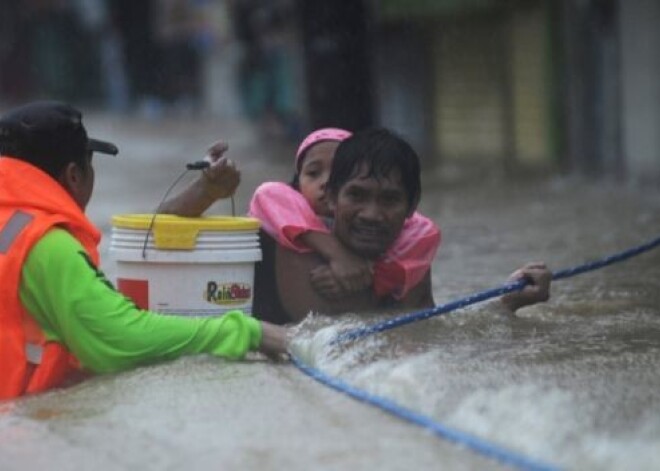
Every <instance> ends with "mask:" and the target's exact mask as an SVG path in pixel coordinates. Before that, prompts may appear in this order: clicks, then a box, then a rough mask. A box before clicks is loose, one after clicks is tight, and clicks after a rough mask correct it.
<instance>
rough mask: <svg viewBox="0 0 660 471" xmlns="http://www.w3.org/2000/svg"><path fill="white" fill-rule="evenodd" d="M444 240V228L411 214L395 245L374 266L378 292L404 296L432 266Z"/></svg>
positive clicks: (378, 293)
mask: <svg viewBox="0 0 660 471" xmlns="http://www.w3.org/2000/svg"><path fill="white" fill-rule="evenodd" d="M440 240H441V234H440V229H439V228H438V226H436V225H435V223H434V222H433V221H431V220H430V219H429V218H427V217H425V216H422V215H421V214H419V213H417V212H415V213H414V214H413V215H412V216H411V217H409V218H408V219H407V220H406V222H405V223H404V225H403V229H402V230H401V234H400V235H399V237H398V238H397V239H396V241H394V244H392V246H391V247H390V248H389V250H388V251H387V253H386V254H385V256H384V257H383V258H382V259H381V260H379V261H378V262H377V263H376V264H375V265H374V290H375V292H376V295H377V296H384V295H387V294H391V295H392V296H393V297H394V298H395V299H403V298H404V297H405V296H406V295H407V294H408V293H409V292H410V290H411V289H412V288H413V287H415V286H417V284H419V283H420V282H421V281H422V280H423V279H424V276H425V275H426V273H427V272H428V271H429V270H430V269H431V264H432V263H433V259H434V258H435V254H436V252H437V251H438V246H439V245H440Z"/></svg>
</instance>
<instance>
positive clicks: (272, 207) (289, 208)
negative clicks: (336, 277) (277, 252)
mask: <svg viewBox="0 0 660 471" xmlns="http://www.w3.org/2000/svg"><path fill="white" fill-rule="evenodd" d="M248 215H249V216H252V217H254V218H257V219H259V220H260V221H261V227H262V228H263V230H265V231H266V232H267V233H268V234H270V235H271V236H272V237H273V238H274V239H275V240H276V241H277V242H278V243H279V244H280V245H281V246H283V247H286V248H288V249H290V250H293V251H296V252H311V251H312V250H311V249H310V248H309V247H307V246H306V245H305V244H303V243H302V242H301V241H300V240H299V237H298V236H300V235H301V234H303V233H305V232H308V231H317V232H323V233H326V234H329V233H330V231H329V230H328V228H327V227H326V226H325V224H324V223H323V221H321V219H320V218H319V217H318V216H317V215H316V214H315V213H314V211H313V210H312V207H311V206H310V205H309V203H307V200H305V197H304V196H303V195H302V194H301V193H299V192H298V191H296V190H295V189H293V188H291V187H290V186H289V185H287V184H286V183H281V182H266V183H262V184H261V185H260V186H259V187H258V188H257V189H256V190H255V192H254V195H253V196H252V200H251V201H250V209H249V210H248Z"/></svg>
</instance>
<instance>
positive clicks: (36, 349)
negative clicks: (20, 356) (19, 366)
mask: <svg viewBox="0 0 660 471" xmlns="http://www.w3.org/2000/svg"><path fill="white" fill-rule="evenodd" d="M43 354H44V348H43V347H42V346H41V345H37V344H36V343H26V344H25V357H26V358H27V361H29V362H30V363H32V364H34V365H38V364H40V363H41V357H42V356H43Z"/></svg>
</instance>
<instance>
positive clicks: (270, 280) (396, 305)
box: [253, 129, 551, 324]
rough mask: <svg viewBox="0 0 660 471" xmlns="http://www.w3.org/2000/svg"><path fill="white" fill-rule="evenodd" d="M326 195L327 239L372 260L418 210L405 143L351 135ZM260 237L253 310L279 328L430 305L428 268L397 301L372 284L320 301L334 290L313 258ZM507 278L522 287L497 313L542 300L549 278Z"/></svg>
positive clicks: (383, 134)
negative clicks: (311, 318)
mask: <svg viewBox="0 0 660 471" xmlns="http://www.w3.org/2000/svg"><path fill="white" fill-rule="evenodd" d="M326 192H327V198H328V199H329V202H330V207H331V210H332V211H333V213H334V218H333V221H334V222H333V226H332V232H333V234H334V236H335V237H336V238H337V240H338V241H339V242H340V243H341V244H343V245H344V247H345V248H347V249H348V250H349V251H351V252H352V253H354V254H355V255H357V256H360V257H364V258H367V259H370V260H374V261H375V260H377V259H378V258H379V257H382V256H383V254H385V252H386V251H387V249H388V247H390V245H392V244H393V242H394V241H395V240H396V238H397V237H398V236H399V234H400V233H401V229H402V227H403V225H404V223H405V220H406V218H407V217H409V216H410V215H411V214H412V213H413V212H414V211H415V209H416V208H417V204H418V203H419V199H420V196H421V183H420V165H419V158H418V156H417V154H416V153H415V151H414V150H413V149H412V148H411V147H410V145H408V143H406V142H405V141H404V140H403V139H401V138H400V137H398V136H396V135H395V134H393V133H392V132H390V131H388V130H386V129H374V130H366V131H361V132H357V133H355V134H354V135H353V136H352V137H350V138H348V139H346V140H344V141H343V142H341V144H340V145H339V147H338V148H337V150H336V153H335V156H334V160H333V163H332V169H331V171H330V177H329V179H328V182H327V185H326ZM261 235H262V250H263V252H264V256H263V261H262V262H261V263H258V264H257V268H256V279H255V296H254V306H253V308H254V312H255V315H256V316H258V317H259V318H260V319H263V320H267V321H269V322H273V323H275V324H286V323H290V322H297V321H300V320H301V319H303V318H304V317H305V316H306V315H307V314H309V312H310V311H314V312H319V313H324V314H333V313H341V312H356V311H367V312H369V311H370V312H373V311H380V310H397V311H405V310H408V311H409V310H417V309H423V308H429V307H432V306H434V304H435V303H434V300H433V294H432V290H431V272H430V270H429V271H428V272H427V274H426V276H425V277H424V278H423V279H422V280H421V281H420V282H419V283H418V284H417V285H415V286H414V287H413V288H412V289H411V290H410V291H409V292H408V293H407V294H406V295H405V296H404V297H403V298H402V299H395V298H393V297H392V296H390V295H386V296H381V297H378V296H376V295H375V294H374V291H373V289H372V287H371V286H369V287H367V288H365V289H362V290H359V291H355V292H343V293H341V295H340V296H326V295H323V294H322V293H324V292H332V291H333V288H336V287H337V286H338V285H339V283H338V281H337V280H336V279H335V278H334V275H333V274H332V271H331V270H330V268H329V267H328V265H327V262H326V261H325V260H323V259H322V258H321V257H320V256H319V255H318V254H316V253H310V252H307V253H298V252H293V251H291V250H289V249H287V248H285V247H283V246H281V245H278V244H277V243H276V242H275V240H274V239H273V238H272V237H270V236H269V235H268V234H266V233H265V232H262V234H261ZM514 277H516V278H523V277H524V278H526V279H527V280H528V282H529V284H528V285H527V286H525V288H524V289H523V290H522V291H520V292H516V293H512V294H509V295H506V296H504V297H502V298H501V299H500V300H499V301H498V302H497V304H496V306H497V308H498V309H502V310H505V311H506V312H510V313H511V312H515V310H517V309H519V308H521V307H523V306H527V305H531V304H534V303H537V302H540V301H545V300H547V299H548V297H549V288H550V280H551V273H550V271H549V270H548V269H547V268H546V266H545V264H543V263H530V264H527V265H525V266H524V267H522V268H520V269H519V270H517V271H516V272H515V273H514ZM334 291H335V292H337V291H340V290H337V289H334Z"/></svg>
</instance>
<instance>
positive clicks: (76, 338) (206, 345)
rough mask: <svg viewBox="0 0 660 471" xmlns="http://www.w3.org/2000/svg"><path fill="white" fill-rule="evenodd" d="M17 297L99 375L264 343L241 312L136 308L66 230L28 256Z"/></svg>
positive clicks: (239, 351) (241, 351)
mask: <svg viewBox="0 0 660 471" xmlns="http://www.w3.org/2000/svg"><path fill="white" fill-rule="evenodd" d="M20 297H21V301H22V302H23V304H24V306H25V307H26V308H27V310H28V312H29V313H30V314H31V315H32V316H33V317H34V318H35V320H36V321H37V322H38V323H39V325H40V326H41V328H42V329H43V330H44V333H45V334H46V338H47V339H48V340H53V341H58V342H61V343H63V344H65V345H66V346H67V347H68V348H69V350H70V351H71V352H72V353H73V354H74V355H75V356H76V357H77V358H78V360H80V362H81V363H82V365H83V366H84V367H86V368H87V369H90V370H92V371H94V372H97V373H106V372H113V371H119V370H124V369H128V368H132V367H134V366H137V365H142V364H148V363H154V362H157V361H161V360H169V359H174V358H177V357H180V356H182V355H189V354H196V353H209V354H212V355H215V356H219V357H224V358H231V359H238V358H241V357H243V356H244V355H245V354H246V352H247V351H248V350H255V349H257V348H258V347H259V345H260V343H261V333H262V332H261V324H260V322H259V321H257V320H256V319H254V318H252V317H249V316H245V315H243V313H242V312H241V311H231V312H229V313H227V314H225V315H223V316H219V317H212V318H190V317H183V316H165V315H161V314H156V313H153V312H150V311H145V310H140V309H138V308H137V307H136V306H135V305H134V304H133V303H132V302H131V301H130V300H129V299H127V298H126V297H124V296H123V295H122V294H120V293H119V292H117V291H116V290H115V289H114V288H113V287H112V284H111V283H110V282H109V281H107V280H106V278H105V276H104V275H103V273H102V272H101V271H100V270H98V269H96V268H95V267H94V266H93V264H92V263H91V262H90V261H89V258H88V257H87V255H86V253H85V252H84V250H83V248H82V246H81V245H80V243H79V242H78V241H77V240H76V239H75V238H73V237H72V236H71V235H70V234H69V233H68V232H66V231H64V230H61V229H54V230H51V231H50V232H48V233H47V234H46V235H45V236H44V237H43V238H42V239H41V240H40V241H39V242H38V243H37V244H36V245H35V246H34V247H33V248H32V250H31V251H30V254H29V255H28V258H27V260H26V262H25V264H24V267H23V271H22V278H21V285H20Z"/></svg>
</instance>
